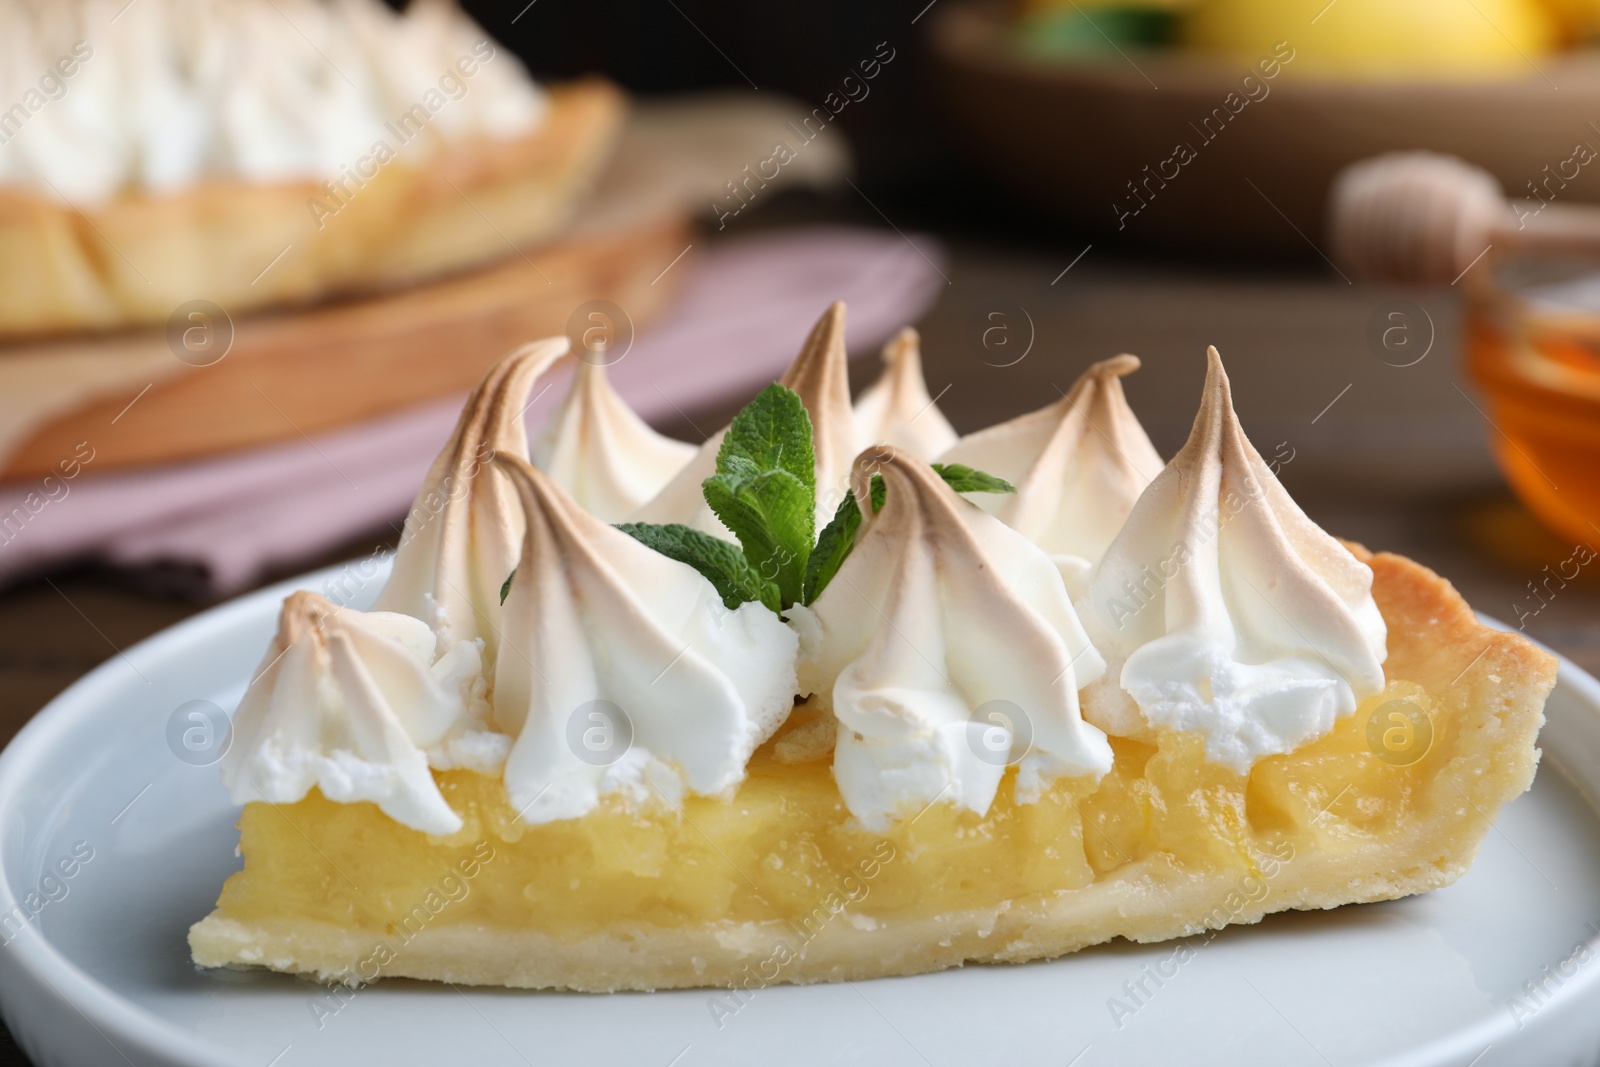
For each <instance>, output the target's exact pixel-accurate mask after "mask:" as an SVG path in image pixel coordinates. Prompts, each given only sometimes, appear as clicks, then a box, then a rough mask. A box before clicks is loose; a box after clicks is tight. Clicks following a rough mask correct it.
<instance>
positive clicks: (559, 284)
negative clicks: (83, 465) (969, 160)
mask: <svg viewBox="0 0 1600 1067" xmlns="http://www.w3.org/2000/svg"><path fill="white" fill-rule="evenodd" d="M690 228H691V223H690V222H689V220H688V218H687V217H686V216H685V215H684V214H683V213H681V212H679V213H671V214H668V215H665V216H657V217H655V218H653V219H651V220H648V221H646V222H642V223H639V224H636V225H633V226H630V227H627V228H625V229H621V230H611V231H609V232H605V233H591V234H586V235H584V236H581V237H572V238H568V239H564V240H558V241H557V242H555V243H553V244H550V245H548V246H545V247H541V248H537V249H531V250H528V251H526V252H525V253H518V254H516V255H512V256H509V257H508V258H507V259H505V260H504V261H502V262H500V263H498V264H496V265H493V266H490V267H487V268H483V269H480V270H477V271H474V272H472V273H469V274H462V275H458V276H455V277H452V278H448V279H445V280H442V281H437V282H433V283H430V284H427V285H423V286H419V287H416V288H412V289H407V290H403V291H400V292H394V293H387V294H384V295H381V296H376V297H371V298H366V299H360V300H351V301H346V302H341V303H337V304H332V305H327V306H322V307H317V308H314V309H311V310H305V311H299V312H291V313H281V314H273V315H264V316H260V317H255V318H249V319H242V320H240V321H237V322H235V323H233V324H232V332H233V337H232V344H231V346H230V347H228V348H227V350H226V355H224V356H222V358H220V359H218V360H216V361H215V362H212V363H209V364H207V365H203V366H196V365H191V364H190V363H187V362H184V361H183V360H180V359H179V358H178V357H177V356H176V355H175V354H174V348H173V346H172V345H171V344H169V340H168V336H167V331H141V332H137V333H126V334H116V335H111V336H105V337H96V338H88V339H84V338H78V339H73V340H67V341H57V342H52V343H47V344H37V343H35V344H28V345H12V346H6V347H3V348H0V393H5V394H9V395H7V396H5V397H3V398H0V402H3V403H4V405H5V406H6V407H7V408H9V409H10V412H11V413H13V414H16V413H22V415H23V417H24V418H26V421H27V422H28V423H30V424H31V425H28V428H26V429H25V430H23V432H22V433H21V435H20V436H19V437H16V438H14V441H13V443H12V445H11V446H10V447H0V453H3V457H4V458H3V459H0V479H4V480H11V479H21V478H38V477H42V476H44V475H46V474H50V473H52V472H53V471H55V470H56V469H57V466H58V464H59V463H60V462H61V461H62V460H63V459H64V458H68V457H71V456H72V455H73V454H74V450H75V449H76V448H77V447H78V445H79V444H80V442H85V441H87V442H89V443H90V444H91V445H92V446H93V448H94V450H95V458H94V470H95V472H96V473H100V472H103V471H107V470H112V469H116V468H123V467H130V466H137V465H143V464H152V463H169V462H174V461H181V460H185V459H194V458H199V457H202V456H207V455H213V454H216V453H218V452H223V451H228V450H232V449H241V448H249V447H253V446H259V445H265V444H270V443H272V442H276V441H283V440H289V439H294V438H299V437H304V436H309V435H312V434H315V433H317V432H318V431H322V430H327V429H330V428H333V427H337V426H341V425H345V424H348V423H351V422H355V421H358V420H360V419H365V418H370V417H372V416H375V415H380V414H383V413H385V412H390V411H394V410H397V409H400V408H404V407H407V406H409V405H413V404H417V403H421V402H424V401H427V400H429V399H432V398H435V397H439V396H444V395H448V394H450V393H452V392H457V391H465V390H467V389H469V388H471V386H472V385H473V384H474V383H475V382H476V381H477V380H478V378H479V377H480V376H481V375H482V374H483V372H484V371H485V370H486V369H487V368H488V367H489V365H490V364H492V363H493V362H494V361H495V360H496V359H498V358H499V357H500V356H502V355H504V354H505V353H506V352H508V351H509V350H511V349H512V348H514V347H516V346H517V345H519V344H522V343H524V342H527V341H531V340H534V339H536V338H540V337H549V336H552V335H555V334H561V333H565V332H566V330H567V322H568V319H569V317H570V316H571V315H572V313H573V312H574V311H575V310H576V309H577V308H578V307H579V306H580V305H581V304H583V303H585V302H587V301H590V300H607V301H610V302H612V303H614V304H616V305H618V306H619V307H621V308H622V309H624V311H625V312H626V313H627V315H628V317H629V318H630V319H631V320H632V324H633V325H634V327H636V328H637V327H639V326H642V325H643V324H644V323H646V322H647V321H648V320H649V319H650V318H651V317H652V316H654V314H655V313H656V312H657V311H658V310H659V309H660V308H661V307H662V306H663V305H664V304H665V303H666V301H667V299H668V298H669V297H670V296H671V287H672V285H673V282H674V281H675V280H676V278H677V277H681V275H682V272H677V271H674V272H668V273H667V274H666V276H665V277H661V278H660V280H659V281H656V279H657V278H658V276H659V275H660V274H661V272H662V270H663V268H665V267H666V266H667V265H668V264H670V263H671V262H672V260H673V258H674V257H675V256H677V255H678V254H679V253H680V252H682V251H683V249H684V246H685V245H686V244H688V243H689V241H690V239H691V238H690V236H689V231H690ZM196 322H197V324H198V328H199V329H201V330H204V329H205V328H206V326H205V324H204V323H203V320H196ZM210 328H212V329H218V328H220V329H226V328H227V327H226V326H225V325H219V324H215V323H213V324H211V327H210ZM195 338H196V339H198V340H203V334H196V335H195ZM203 351H204V349H203V346H202V353H203ZM190 358H191V360H195V361H198V362H204V358H205V357H204V355H203V354H202V356H200V357H195V356H193V355H191V356H190ZM74 374H76V375H79V376H80V380H84V381H89V380H92V381H93V383H94V384H92V385H90V386H87V387H85V388H83V389H76V388H75V387H73V386H71V385H66V386H64V385H63V382H70V381H71V380H72V379H71V376H72V375H74ZM30 389H31V390H33V393H31V394H30ZM64 390H65V391H64ZM40 409H44V410H46V414H45V415H44V416H43V418H42V419H40V418H34V417H28V416H32V415H35V414H36V413H37V412H38V411H39V410H40Z"/></svg>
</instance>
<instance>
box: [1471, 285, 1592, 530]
mask: <svg viewBox="0 0 1600 1067" xmlns="http://www.w3.org/2000/svg"><path fill="white" fill-rule="evenodd" d="M1484 273H1485V278H1484V280H1481V281H1478V282H1477V283H1476V284H1475V285H1474V287H1473V288H1472V289H1470V290H1469V292H1468V296H1467V307H1466V337H1465V341H1466V359H1467V369H1468V373H1469V374H1470V375H1471V377H1472V379H1473V381H1474V382H1475V383H1476V384H1477V386H1478V388H1479V389H1480V390H1481V391H1482V393H1483V396H1484V399H1485V400H1486V402H1487V406H1486V413H1487V415H1488V417H1489V421H1490V422H1491V423H1492V424H1493V426H1494V431H1493V432H1492V433H1491V440H1490V443H1491V445H1492V447H1493V450H1494V454H1495V458H1496V459H1497V461H1498V462H1499V464H1500V468H1501V470H1502V471H1503V472H1504V473H1505V476H1506V478H1507V480H1509V481H1510V483H1511V488H1512V489H1513V491H1515V492H1516V494H1517V496H1518V497H1519V498H1520V499H1521V500H1522V502H1523V503H1524V504H1525V505H1527V507H1528V509H1529V510H1530V511H1532V512H1533V513H1534V514H1535V515H1536V516H1538V518H1539V519H1540V521H1542V522H1544V523H1545V525H1547V526H1549V527H1550V528H1551V529H1553V530H1555V531H1556V532H1557V533H1559V534H1561V535H1562V536H1564V537H1568V538H1574V539H1576V540H1577V541H1578V542H1580V543H1588V544H1591V545H1600V270H1597V269H1596V268H1595V266H1594V265H1593V264H1586V265H1582V266H1578V265H1567V264H1551V263H1526V264H1521V263H1519V264H1510V265H1507V266H1504V267H1502V268H1501V269H1500V271H1498V272H1496V273H1495V274H1493V275H1490V274H1489V273H1488V272H1484Z"/></svg>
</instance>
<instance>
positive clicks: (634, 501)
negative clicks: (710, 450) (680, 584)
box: [533, 359, 697, 522]
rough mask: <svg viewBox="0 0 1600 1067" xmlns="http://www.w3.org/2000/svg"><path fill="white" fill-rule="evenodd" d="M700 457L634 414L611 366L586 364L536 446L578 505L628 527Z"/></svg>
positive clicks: (542, 463)
mask: <svg viewBox="0 0 1600 1067" xmlns="http://www.w3.org/2000/svg"><path fill="white" fill-rule="evenodd" d="M696 451H697V450H696V448H695V446H694V445H691V444H688V443H687V442H684V441H677V440H674V439H673V438H671V437H667V436H666V435H665V434H660V433H657V432H656V431H655V430H653V429H651V428H650V426H649V424H647V423H646V422H645V421H644V420H643V419H641V418H640V417H639V416H638V415H637V414H635V413H634V411H633V409H632V408H630V407H629V406H628V405H627V403H626V402H625V401H624V400H623V399H622V397H620V396H618V395H617V392H616V390H615V389H613V388H612V387H611V382H610V379H609V375H608V373H607V370H606V365H605V364H603V363H591V362H590V361H589V360H586V359H579V360H578V365H577V369H576V371H575V372H574V374H573V378H572V386H571V388H570V389H569V390H568V392H567V396H566V399H565V400H563V401H562V404H561V408H560V409H559V410H558V411H557V412H556V413H555V415H554V416H552V417H551V419H550V421H549V422H548V423H546V425H545V427H544V429H543V430H542V431H540V433H539V435H538V437H537V438H536V439H535V440H534V443H533V460H534V463H535V464H537V465H538V466H539V467H540V468H542V469H544V470H546V471H549V472H550V475H551V476H552V477H553V478H555V480H556V482H557V484H559V485H560V486H561V488H563V489H565V490H566V491H567V492H568V493H570V494H572V497H573V499H574V500H576V501H577V502H578V503H579V504H581V505H583V506H584V507H585V508H587V509H588V510H589V511H591V512H593V513H594V514H595V515H597V516H598V517H599V518H601V519H603V520H605V521H606V522H621V521H623V520H624V519H626V518H627V517H628V516H629V515H632V514H633V513H634V512H635V511H637V510H639V507H640V506H641V505H642V504H644V502H645V501H647V500H649V499H650V498H651V497H653V496H655V495H656V494H657V493H658V492H660V491H661V489H662V487H663V486H665V485H666V484H667V483H668V482H669V481H671V480H672V476H673V475H674V474H676V473H678V471H680V470H682V469H683V467H684V465H685V464H686V463H688V462H689V460H690V458H691V457H693V456H694V454H695V452H696Z"/></svg>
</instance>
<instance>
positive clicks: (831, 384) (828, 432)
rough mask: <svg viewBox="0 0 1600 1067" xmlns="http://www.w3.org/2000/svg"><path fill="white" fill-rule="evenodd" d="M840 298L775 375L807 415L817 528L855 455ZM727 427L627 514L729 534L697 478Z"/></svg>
mask: <svg viewBox="0 0 1600 1067" xmlns="http://www.w3.org/2000/svg"><path fill="white" fill-rule="evenodd" d="M844 312H845V308H844V303H843V301H839V300H835V301H834V302H833V304H831V305H830V306H829V308H828V310H827V311H826V312H825V313H824V314H823V316H822V318H820V319H818V320H817V324H816V325H815V326H813V327H812V328H811V333H810V335H809V336H807V337H806V342H805V344H804V345H803V346H802V347H801V349H800V354H799V355H797V356H796V357H795V358H794V362H793V363H791V364H789V369H788V370H786V371H784V372H783V377H781V378H779V379H778V382H779V384H780V385H784V386H787V387H788V388H790V389H793V390H794V391H795V392H796V393H798V394H800V400H801V402H802V403H804V404H805V406H806V411H807V413H808V414H810V416H811V445H812V448H813V449H815V451H816V462H817V509H816V514H817V528H818V529H819V530H820V529H821V528H822V527H823V526H824V525H826V524H827V522H828V520H829V519H831V518H832V517H833V513H834V511H835V510H837V508H838V506H839V502H840V501H841V500H843V499H844V494H845V491H846V490H847V489H848V488H849V486H848V478H849V465H850V458H851V457H852V456H854V455H855V452H856V448H855V440H856V423H855V415H854V413H853V412H852V411H851V409H850V372H849V368H848V366H847V356H846V353H845V347H844ZM727 432H728V428H727V427H726V426H724V427H723V428H722V429H721V430H718V431H717V432H716V433H714V434H712V435H711V436H710V438H708V439H707V440H706V443H705V444H703V445H701V446H700V450H699V451H698V452H696V453H695V454H694V456H693V457H692V458H691V459H690V460H689V462H688V463H686V464H685V465H684V467H683V469H682V470H680V471H679V472H678V474H677V476H676V477H674V478H673V479H672V480H671V481H670V482H668V483H667V484H666V486H664V487H663V488H662V490H661V492H659V493H657V494H656V496H655V497H654V498H653V499H651V500H650V501H648V502H647V503H645V505H644V506H643V507H641V508H640V509H639V510H638V511H636V512H635V513H634V514H633V515H632V516H631V521H633V522H653V523H672V522H681V523H684V524H685V525H688V526H693V527H694V528H695V529H698V530H703V531H704V532H706V533H710V534H715V535H717V536H718V537H723V538H727V539H729V540H732V535H731V534H729V532H728V530H727V528H726V527H724V526H723V525H722V523H721V522H719V521H718V520H717V517H716V516H715V515H714V514H712V512H711V509H710V508H709V507H708V506H707V505H706V502H705V497H704V496H703V495H702V493H701V489H700V483H702V482H704V481H705V480H706V479H707V478H709V477H711V476H712V475H713V474H715V473H716V471H717V451H718V450H719V449H720V448H721V447H722V438H723V436H724V435H726V434H727Z"/></svg>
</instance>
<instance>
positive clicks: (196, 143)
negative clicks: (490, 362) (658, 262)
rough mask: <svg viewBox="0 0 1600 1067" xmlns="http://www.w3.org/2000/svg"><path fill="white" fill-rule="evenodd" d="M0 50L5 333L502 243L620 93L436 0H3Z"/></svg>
mask: <svg viewBox="0 0 1600 1067" xmlns="http://www.w3.org/2000/svg"><path fill="white" fill-rule="evenodd" d="M0 53H3V60H0V108H4V109H5V110H3V111H0V337H9V338H22V337H29V336H40V335H50V334H60V333H69V332H75V331H85V330H95V331H100V330H115V329H119V328H123V327H129V326H139V325H154V324H160V323H164V322H166V321H167V319H168V316H169V315H171V314H172V313H173V310H174V308H176V307H178V306H179V305H182V304H184V303H185V302H186V301H190V300H194V299H196V298H200V297H203V298H205V299H207V300H209V301H212V302H214V303H216V304H218V305H221V306H222V307H225V308H227V309H228V311H229V313H230V314H233V315H235V316H237V315H240V314H243V313H247V312H250V311H254V310H259V309H264V308H272V307H278V306H283V305H294V304H304V303H310V302H313V301H317V300H320V299H323V298H326V297H329V296H333V295H337V294H346V293H357V292H373V291H380V290H387V289H392V288H396V287H401V286H405V285H408V284H412V283H416V282H420V281H424V280H427V279H430V278H436V277H439V276H442V275H447V274H450V273H453V272H458V271H461V270H464V269H467V268H471V267H474V266H476V265H479V264H482V263H485V262H488V261H491V260H494V259H498V258H503V257H504V256H506V255H507V254H510V253H512V252H513V251H514V250H515V249H516V248H517V247H518V246H520V245H524V244H527V243H529V242H533V241H538V240H541V239H543V238H546V237H548V236H550V235H551V234H553V233H554V232H556V230H557V229H558V228H559V227H560V226H561V225H562V223H563V222H565V220H566V219H567V217H568V215H569V213H570V210H571V208H572V205H573V204H574V202H575V199H576V198H577V196H578V195H579V194H580V193H581V192H582V191H583V190H584V189H585V188H586V187H587V186H588V184H589V183H590V181H591V180H592V179H593V177H594V176H595V174H596V172H597V171H598V169H599V168H600V166H601V165H602V164H603V163H604V161H605V159H606V156H607V154H608V151H609V149H610V147H611V144H612V141H613V138H614V136H615V133H616V131H617V128H618V126H619V123H620V121H621V118H622V114H623V111H624V102H623V98H622V95H621V93H620V92H619V91H618V90H617V89H615V88H614V87H613V86H611V85H610V84H609V83H606V82H603V81H600V80H597V79H596V80H587V81H582V82H577V83H573V84H569V85H563V86H555V87H545V86H540V85H537V84H535V83H534V81H533V80H532V79H531V78H530V77H529V76H528V74H527V72H526V71H525V70H524V69H523V67H522V65H521V63H520V62H519V61H518V59H517V58H516V57H515V56H514V55H513V54H512V53H511V52H510V50H509V49H506V48H504V47H502V46H500V45H498V44H496V43H495V42H494V41H493V40H492V39H490V38H489V37H488V35H487V34H485V33H484V32H483V31H482V30H481V29H480V28H479V27H478V26H476V25H475V24H474V23H473V22H472V21H471V20H470V19H469V18H468V17H467V16H466V15H464V14H463V13H462V12H461V11H460V10H459V9H457V8H456V7H455V5H454V4H453V3H451V2H450V0H417V2H415V3H412V4H411V5H410V6H409V7H408V8H407V9H406V11H405V12H404V13H401V14H397V13H395V12H393V11H392V10H390V9H389V8H387V7H385V6H384V5H383V4H382V3H380V2H378V0H333V2H320V0H138V2H137V3H133V4H129V3H126V0H21V2H16V3H9V4H7V5H5V7H4V9H3V11H0ZM488 220H492V221H490V222H489V224H488V225H485V222H486V221H488Z"/></svg>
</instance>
